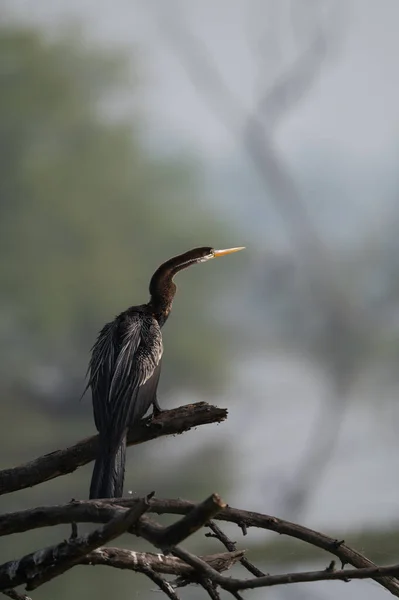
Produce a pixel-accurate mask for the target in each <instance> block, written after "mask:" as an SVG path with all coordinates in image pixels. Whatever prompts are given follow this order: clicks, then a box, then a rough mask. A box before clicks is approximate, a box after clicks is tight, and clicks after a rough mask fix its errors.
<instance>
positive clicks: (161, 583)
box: [141, 565, 179, 600]
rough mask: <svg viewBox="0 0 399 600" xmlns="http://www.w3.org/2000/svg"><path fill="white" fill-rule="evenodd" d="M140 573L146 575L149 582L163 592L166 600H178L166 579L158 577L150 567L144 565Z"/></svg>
mask: <svg viewBox="0 0 399 600" xmlns="http://www.w3.org/2000/svg"><path fill="white" fill-rule="evenodd" d="M141 572H142V573H144V575H147V577H148V578H149V579H151V581H153V582H154V583H156V584H157V586H158V587H159V589H160V590H161V591H162V592H164V594H166V596H167V597H168V598H170V599H171V600H179V596H178V595H177V594H176V592H175V590H174V589H173V587H172V586H171V584H170V583H169V581H166V579H164V578H163V577H162V576H161V575H158V573H156V572H155V571H154V570H153V569H152V568H151V567H150V566H148V565H144V566H143V569H142V571H141Z"/></svg>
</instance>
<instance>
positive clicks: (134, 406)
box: [89, 312, 163, 449]
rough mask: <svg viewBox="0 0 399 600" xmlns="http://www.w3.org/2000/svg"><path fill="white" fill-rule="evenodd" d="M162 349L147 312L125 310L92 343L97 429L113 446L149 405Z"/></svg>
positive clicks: (115, 445)
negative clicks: (144, 313)
mask: <svg viewBox="0 0 399 600" xmlns="http://www.w3.org/2000/svg"><path fill="white" fill-rule="evenodd" d="M162 352H163V347H162V335H161V330H160V327H159V325H158V323H157V321H156V320H155V319H154V318H153V317H152V316H151V315H143V314H142V313H138V312H136V313H134V312H133V313H129V312H127V313H123V314H122V315H120V316H119V317H118V318H117V319H115V320H114V321H113V322H112V323H108V324H107V325H105V327H103V329H102V330H101V332H100V334H99V336H98V339H97V342H96V343H95V345H94V347H93V352H92V358H91V362H90V381H89V383H90V386H91V389H92V395H93V407H94V419H95V423H96V426H97V429H98V430H99V432H100V436H101V434H102V433H103V434H104V437H105V438H106V439H107V441H108V443H109V444H110V445H111V447H112V449H114V448H116V447H117V446H118V445H119V443H120V441H121V439H122V438H123V436H124V434H125V432H126V429H127V428H128V427H129V426H130V425H131V424H132V423H133V422H136V421H137V420H139V419H141V418H142V417H143V416H144V414H145V413H146V412H147V410H148V409H149V407H150V406H151V403H152V402H153V400H154V397H155V393H156V387H157V384H158V380H159V372H160V364H161V357H162ZM110 449H111V448H110Z"/></svg>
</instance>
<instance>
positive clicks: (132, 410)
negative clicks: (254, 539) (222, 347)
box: [86, 247, 243, 498]
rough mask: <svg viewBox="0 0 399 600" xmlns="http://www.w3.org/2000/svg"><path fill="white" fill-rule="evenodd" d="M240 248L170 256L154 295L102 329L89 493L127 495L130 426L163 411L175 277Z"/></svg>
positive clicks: (95, 360) (92, 382) (94, 381)
mask: <svg viewBox="0 0 399 600" xmlns="http://www.w3.org/2000/svg"><path fill="white" fill-rule="evenodd" d="M239 250H243V248H242V247H240V248H228V249H227V250H213V248H194V249H193V250H189V252H185V253H184V254H180V255H179V256H175V257H174V258H171V259H170V260H168V261H167V262H165V263H164V264H163V265H161V266H160V267H159V268H158V269H157V270H156V271H155V273H154V275H153V276H152V278H151V282H150V301H149V302H148V303H147V304H141V305H139V306H131V307H130V308H128V309H127V310H125V311H124V312H122V313H121V314H120V315H118V316H117V317H116V318H115V319H114V320H113V321H112V322H111V323H107V324H106V325H105V326H104V327H103V328H102V330H101V331H100V333H99V335H98V338H97V341H96V343H95V344H94V346H93V349H92V356H91V360H90V365H89V371H88V372H89V382H88V385H87V388H88V387H91V391H92V398H93V412H94V421H95V424H96V427H97V429H98V432H99V444H98V454H97V458H96V462H95V465H94V470H93V475H92V479H91V485H90V498H118V497H120V496H122V493H123V480H124V474H125V455H126V434H127V431H128V429H129V427H130V426H131V425H133V424H134V423H137V421H139V420H140V419H142V418H143V417H144V415H145V413H146V412H147V411H148V409H149V408H150V406H151V405H153V409H154V412H157V411H160V407H159V404H158V400H157V386H158V381H159V375H160V372H161V359H162V352H163V345H162V334H161V327H162V326H163V325H164V323H165V321H166V320H167V318H168V316H169V313H170V311H171V308H172V302H173V298H174V295H175V293H176V285H175V284H174V283H173V277H174V276H175V275H176V273H178V272H179V271H181V270H182V269H185V268H187V267H189V266H190V265H195V264H197V263H202V262H205V261H207V260H209V259H211V258H216V257H219V256H225V255H226V254H231V253H232V252H238V251H239ZM87 388H86V389H87Z"/></svg>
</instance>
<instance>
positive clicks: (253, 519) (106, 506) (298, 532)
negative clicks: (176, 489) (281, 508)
mask: <svg viewBox="0 0 399 600" xmlns="http://www.w3.org/2000/svg"><path fill="white" fill-rule="evenodd" d="M137 502H140V500H137V499H123V498H121V499H117V500H114V501H106V502H105V501H93V500H91V501H73V502H71V503H69V504H67V505H64V506H48V507H39V508H36V509H33V510H25V511H21V512H16V513H9V514H6V515H3V516H1V517H0V536H1V535H3V536H4V535H10V534H12V533H17V532H23V531H27V530H30V529H36V528H39V527H45V526H54V525H61V524H65V523H71V522H76V523H88V522H95V523H99V522H107V521H109V520H110V519H111V518H112V517H114V516H115V515H118V514H121V513H123V511H126V507H129V506H135V505H136V504H137ZM195 507H196V504H194V503H193V502H189V501H188V500H161V499H157V498H152V499H151V500H149V508H148V512H152V513H156V514H180V515H186V514H187V513H189V512H190V511H192V510H193V508H195ZM215 519H216V520H220V521H227V522H231V523H236V524H237V525H238V526H239V527H243V526H244V527H246V528H249V527H257V528H260V529H265V530H269V531H274V532H276V533H279V534H283V535H288V536H290V537H293V538H296V539H299V540H302V541H303V542H306V543H308V544H311V545H313V546H316V547H317V548H321V549H322V550H325V551H327V552H330V553H331V554H334V555H335V556H337V557H338V558H339V559H340V560H341V562H342V563H343V564H351V565H352V566H353V567H356V568H357V569H364V568H366V569H372V571H371V573H374V575H369V576H370V577H372V578H373V579H375V581H377V582H378V583H379V584H380V585H382V586H383V587H385V588H386V589H387V590H389V591H390V592H391V593H392V594H393V595H395V596H397V597H399V581H397V580H396V579H395V578H394V577H392V575H389V574H388V572H385V571H378V567H377V566H376V565H375V564H374V563H373V562H372V561H370V560H369V559H367V558H366V557H365V556H363V555H362V554H360V553H359V552H357V551H356V550H354V549H353V548H350V547H349V546H347V545H346V544H345V543H344V541H343V540H342V541H338V540H336V539H334V538H331V537H329V536H327V535H325V534H323V533H320V532H317V531H313V530H312V529H309V528H307V527H303V526H301V525H298V524H296V523H290V522H289V521H284V520H283V519H278V518H277V517H273V516H270V515H265V514H261V513H256V512H251V511H246V510H239V509H236V508H230V507H226V508H224V509H223V510H221V511H220V512H219V513H218V514H217V515H216V517H215ZM130 531H131V532H132V533H135V534H139V535H142V537H144V538H145V539H147V540H148V541H150V542H151V543H154V544H155V545H156V546H157V547H160V544H161V547H162V544H163V545H164V543H165V538H163V531H164V528H162V527H161V526H159V525H157V524H156V523H154V522H152V521H151V520H150V519H149V518H148V517H147V516H146V515H145V516H143V517H142V518H141V519H140V522H139V524H136V526H135V527H134V528H130ZM183 560H184V559H183ZM392 568H393V567H392ZM373 569H374V571H373ZM204 576H206V577H207V575H206V574H205V573H204ZM259 579H261V578H259ZM14 585H17V584H16V583H15V582H14V583H13V582H11V583H9V585H8V587H12V586H14ZM237 589H238V588H237Z"/></svg>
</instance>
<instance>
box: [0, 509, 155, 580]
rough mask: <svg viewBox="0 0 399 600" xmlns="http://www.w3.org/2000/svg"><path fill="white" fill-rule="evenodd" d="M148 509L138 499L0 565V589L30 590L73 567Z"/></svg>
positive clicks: (123, 530) (126, 528) (130, 525)
mask: <svg viewBox="0 0 399 600" xmlns="http://www.w3.org/2000/svg"><path fill="white" fill-rule="evenodd" d="M147 509H148V500H147V499H141V500H140V502H138V503H137V504H136V505H135V506H133V508H131V509H129V510H127V511H125V512H120V513H119V514H117V515H116V516H115V517H114V518H113V519H111V520H110V521H109V522H108V523H107V524H106V525H103V526H102V527H99V528H98V529H95V530H94V531H93V532H91V533H89V534H87V535H84V536H81V537H78V538H76V539H71V540H69V541H64V542H61V544H58V545H56V546H49V547H47V548H44V549H42V550H37V551H36V552H32V553H31V554H28V555H26V556H24V557H22V558H20V559H19V560H13V561H10V562H7V563H5V564H3V565H1V566H0V590H4V589H8V588H10V587H14V586H18V585H21V584H23V583H26V584H27V586H26V588H27V589H28V590H34V589H36V588H37V587H39V586H40V585H42V584H43V583H46V582H47V581H50V580H51V579H54V577H57V576H58V575H61V574H62V573H64V572H65V571H67V570H68V569H70V568H71V567H73V566H74V565H75V564H76V563H77V562H78V561H79V559H80V558H81V557H82V556H84V555H85V554H87V553H88V552H91V551H92V550H94V549H95V548H98V546H101V545H103V544H106V543H107V542H109V541H111V540H113V539H115V538H116V537H119V536H120V535H121V534H122V533H124V532H125V531H127V530H128V529H129V528H130V527H132V526H133V524H134V523H135V522H136V521H138V519H139V518H140V517H141V516H142V515H143V514H144V512H146V510H147Z"/></svg>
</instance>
